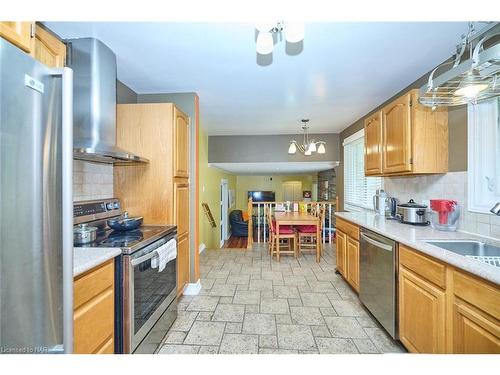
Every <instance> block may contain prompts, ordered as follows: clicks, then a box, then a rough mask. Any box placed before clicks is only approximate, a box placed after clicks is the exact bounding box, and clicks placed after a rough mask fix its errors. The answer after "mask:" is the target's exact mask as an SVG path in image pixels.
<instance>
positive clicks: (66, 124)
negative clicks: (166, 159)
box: [52, 67, 73, 353]
mask: <svg viewBox="0 0 500 375" xmlns="http://www.w3.org/2000/svg"><path fill="white" fill-rule="evenodd" d="M52 75H53V76H55V77H57V76H59V77H61V78H62V90H61V91H62V155H63V158H62V181H63V188H62V201H63V204H62V207H63V209H62V226H63V228H62V229H63V239H62V244H63V246H62V247H63V248H62V258H63V259H62V263H63V276H62V278H63V346H64V349H63V351H64V353H73V70H72V69H71V68H67V67H65V68H62V69H54V70H53V73H52Z"/></svg>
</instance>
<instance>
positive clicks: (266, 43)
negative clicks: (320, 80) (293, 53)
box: [255, 22, 305, 55]
mask: <svg viewBox="0 0 500 375" xmlns="http://www.w3.org/2000/svg"><path fill="white" fill-rule="evenodd" d="M255 28H256V29H257V31H258V33H259V34H258V35H257V41H256V43H255V49H256V50H257V53H258V54H259V55H268V54H270V53H271V52H273V49H274V39H273V34H277V35H278V36H280V37H281V36H282V33H283V32H284V34H285V40H286V41H287V42H288V43H298V42H301V41H302V40H304V29H305V28H304V23H303V22H286V23H285V22H275V23H273V22H261V23H258V24H257V25H256V26H255ZM282 39H283V38H280V40H282Z"/></svg>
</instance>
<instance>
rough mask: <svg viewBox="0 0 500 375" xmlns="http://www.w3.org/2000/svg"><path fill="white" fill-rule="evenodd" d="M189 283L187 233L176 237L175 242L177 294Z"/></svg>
mask: <svg viewBox="0 0 500 375" xmlns="http://www.w3.org/2000/svg"><path fill="white" fill-rule="evenodd" d="M187 283H189V235H184V236H182V237H180V238H178V243H177V295H180V294H182V292H183V291H184V288H185V287H186V285H187Z"/></svg>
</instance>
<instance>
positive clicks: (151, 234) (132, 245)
mask: <svg viewBox="0 0 500 375" xmlns="http://www.w3.org/2000/svg"><path fill="white" fill-rule="evenodd" d="M175 228H176V227H175V226H170V225H165V226H164V225H161V226H160V225H158V226H156V225H145V226H141V227H139V228H138V229H135V230H129V231H116V230H111V229H108V230H103V231H100V232H98V233H97V239H96V240H95V241H94V242H92V243H88V244H84V245H80V246H81V247H119V248H121V249H122V252H123V253H125V254H130V253H132V252H134V251H136V250H138V249H140V248H143V247H145V246H147V245H149V244H150V243H152V242H154V241H156V240H158V239H160V238H161V237H164V236H166V235H168V234H170V233H171V232H173V231H175Z"/></svg>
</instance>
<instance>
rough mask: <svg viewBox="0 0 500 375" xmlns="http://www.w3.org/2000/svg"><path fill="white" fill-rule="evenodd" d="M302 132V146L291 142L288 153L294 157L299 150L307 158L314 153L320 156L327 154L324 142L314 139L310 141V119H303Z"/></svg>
mask: <svg viewBox="0 0 500 375" xmlns="http://www.w3.org/2000/svg"><path fill="white" fill-rule="evenodd" d="M301 121H302V130H303V131H304V140H303V141H302V144H299V143H298V142H297V141H295V140H293V141H290V146H289V147H288V153H289V154H290V155H293V154H295V153H296V152H297V150H299V151H300V152H302V153H303V154H304V155H306V156H310V155H312V154H313V152H317V153H318V154H324V153H325V152H326V147H325V144H326V142H324V141H315V140H314V139H311V140H309V134H308V131H309V119H302V120H301Z"/></svg>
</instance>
